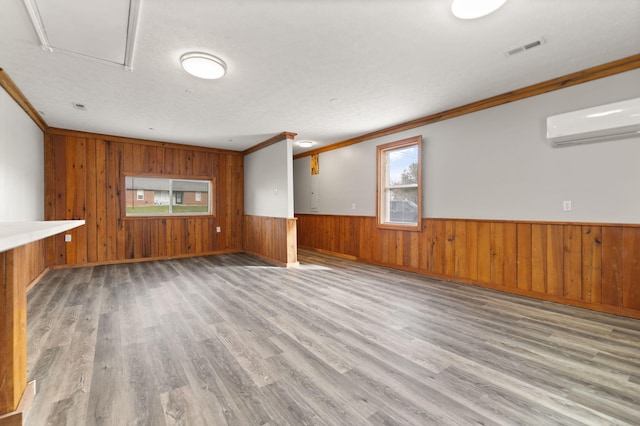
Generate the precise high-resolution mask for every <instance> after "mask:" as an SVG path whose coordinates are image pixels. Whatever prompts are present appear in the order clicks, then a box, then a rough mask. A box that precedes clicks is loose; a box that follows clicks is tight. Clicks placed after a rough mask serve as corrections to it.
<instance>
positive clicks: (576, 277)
mask: <svg viewBox="0 0 640 426" xmlns="http://www.w3.org/2000/svg"><path fill="white" fill-rule="evenodd" d="M297 217H298V243H299V245H300V247H304V248H312V249H318V250H321V251H323V252H328V253H336V254H339V255H347V256H351V257H352V258H355V259H358V260H361V261H364V262H369V263H374V264H380V265H385V266H390V267H394V268H399V269H406V270H410V271H414V272H418V273H421V274H425V275H430V276H434V277H441V278H446V279H450V280H454V281H458V282H465V283H471V284H476V285H481V286H483V287H489V288H494V289H497V290H501V291H508V292H512V293H516V294H522V295H526V296H532V297H536V298H541V299H545V300H552V301H554V302H561V303H567V304H572V305H575V306H581V307H587V308H590V309H596V310H602V311H605V312H610V313H615V314H618V315H628V316H632V317H635V318H640V309H639V306H640V266H639V265H640V260H638V259H640V228H639V227H638V226H637V225H610V224H592V223H586V224H576V223H557V222H548V223H544V222H523V221H488V220H470V219H423V222H422V226H421V230H420V231H419V232H413V233H412V232H410V231H405V232H403V231H397V230H394V231H390V230H380V229H377V228H376V227H375V222H376V221H375V218H373V217H364V216H335V215H297ZM349 227H351V228H352V229H354V230H355V229H357V230H358V231H357V232H355V231H350V230H349ZM373 248H375V250H374V249H373ZM416 265H417V266H416Z"/></svg>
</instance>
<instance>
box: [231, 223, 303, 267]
mask: <svg viewBox="0 0 640 426" xmlns="http://www.w3.org/2000/svg"><path fill="white" fill-rule="evenodd" d="M243 251H245V252H247V253H251V254H253V255H255V256H258V257H261V258H263V259H266V260H269V261H271V262H273V263H275V264H277V265H281V266H295V265H297V263H298V255H297V252H298V245H297V236H296V219H287V218H282V217H267V216H250V215H246V216H244V243H243Z"/></svg>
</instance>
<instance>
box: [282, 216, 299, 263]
mask: <svg viewBox="0 0 640 426" xmlns="http://www.w3.org/2000/svg"><path fill="white" fill-rule="evenodd" d="M285 227H286V230H285V231H284V232H285V233H286V239H287V247H286V254H285V256H286V259H287V265H295V264H298V243H297V241H298V237H297V232H298V231H297V220H296V219H286V221H285Z"/></svg>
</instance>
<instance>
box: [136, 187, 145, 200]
mask: <svg viewBox="0 0 640 426" xmlns="http://www.w3.org/2000/svg"><path fill="white" fill-rule="evenodd" d="M137 192H138V193H137V194H136V199H137V200H138V201H140V200H144V189H138V190H137Z"/></svg>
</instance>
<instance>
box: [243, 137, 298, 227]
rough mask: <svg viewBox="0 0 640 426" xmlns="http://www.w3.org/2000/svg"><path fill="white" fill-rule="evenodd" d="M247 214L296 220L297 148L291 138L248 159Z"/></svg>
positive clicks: (245, 170) (245, 163) (245, 195)
mask: <svg viewBox="0 0 640 426" xmlns="http://www.w3.org/2000/svg"><path fill="white" fill-rule="evenodd" d="M244 185H245V186H244V188H245V189H244V212H245V214H247V215H252V216H270V217H286V218H291V217H293V145H292V141H291V140H290V139H287V140H283V141H281V142H278V143H275V144H273V145H270V146H268V147H266V148H263V149H261V150H258V151H256V152H253V153H251V154H249V155H247V156H245V157H244Z"/></svg>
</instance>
